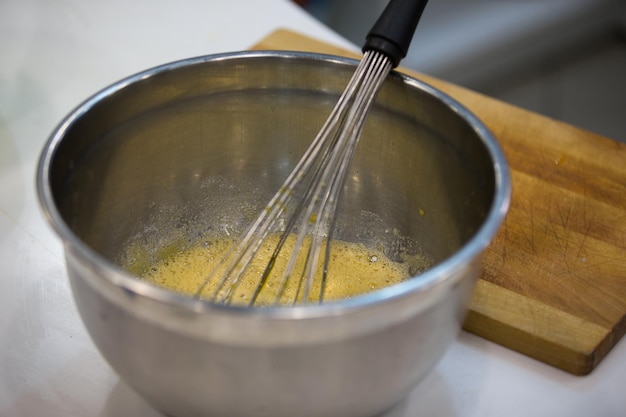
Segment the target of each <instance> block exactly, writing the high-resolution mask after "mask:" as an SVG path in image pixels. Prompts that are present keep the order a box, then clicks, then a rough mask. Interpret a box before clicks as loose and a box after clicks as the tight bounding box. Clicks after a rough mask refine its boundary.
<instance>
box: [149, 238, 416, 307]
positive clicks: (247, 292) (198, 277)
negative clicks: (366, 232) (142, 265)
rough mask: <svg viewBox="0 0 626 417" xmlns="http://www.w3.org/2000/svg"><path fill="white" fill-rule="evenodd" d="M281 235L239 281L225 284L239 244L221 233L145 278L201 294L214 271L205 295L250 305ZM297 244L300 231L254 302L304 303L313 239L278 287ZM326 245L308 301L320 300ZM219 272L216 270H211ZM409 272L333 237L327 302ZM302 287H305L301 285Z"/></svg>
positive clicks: (158, 266)
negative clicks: (229, 258)
mask: <svg viewBox="0 0 626 417" xmlns="http://www.w3.org/2000/svg"><path fill="white" fill-rule="evenodd" d="M278 239H279V236H278V235H271V236H269V237H268V238H267V239H266V241H265V242H264V244H263V245H262V246H261V248H260V250H259V252H258V254H257V255H256V256H255V257H254V258H253V260H252V262H251V264H250V265H249V267H248V269H247V270H246V272H245V273H244V274H243V276H242V277H241V278H240V280H239V281H238V282H236V283H234V282H232V280H231V279H226V280H225V282H224V285H222V286H221V287H220V283H221V281H223V280H222V278H221V277H222V276H223V275H224V273H223V270H224V268H223V265H222V263H221V261H222V260H223V258H224V255H225V254H226V253H227V251H228V250H229V249H230V247H231V245H232V244H233V243H234V242H233V241H232V240H230V239H226V238H219V239H216V240H214V241H212V242H211V243H210V244H199V245H197V246H193V247H191V248H190V249H187V250H184V251H180V252H177V253H174V254H172V255H170V256H169V257H167V258H166V259H164V260H162V261H161V262H159V263H157V264H156V265H153V266H152V267H151V268H149V270H148V271H147V272H146V273H145V274H143V276H142V278H143V279H145V280H146V281H149V282H151V283H153V284H155V285H158V286H161V287H164V288H167V289H170V290H172V291H176V292H179V293H183V294H188V295H196V294H197V292H198V290H199V289H200V288H201V286H202V285H203V283H204V282H205V281H206V280H207V277H208V276H209V275H211V278H210V279H209V280H208V281H207V283H206V285H205V286H204V288H203V289H202V292H201V293H200V294H199V296H200V298H205V299H216V298H215V297H217V301H220V300H223V299H224V298H227V299H228V301H229V302H230V304H233V305H249V304H250V301H251V300H252V298H253V295H254V294H255V290H256V289H257V287H259V285H260V281H261V277H262V275H263V272H264V271H265V268H266V266H267V264H268V262H269V260H270V258H271V256H272V253H273V252H274V247H275V246H276V244H277V242H278ZM307 239H308V238H307ZM295 243H296V236H295V235H290V236H288V238H287V240H286V242H285V244H284V247H283V249H282V251H281V252H280V254H279V256H278V257H277V259H276V261H275V264H274V267H273V269H272V273H271V274H270V276H269V278H268V279H267V281H266V283H265V284H264V285H263V286H262V291H261V292H260V293H259V294H258V297H257V298H256V299H255V301H254V305H255V306H263V305H275V304H279V305H289V304H293V303H294V301H296V302H298V303H302V302H303V294H304V292H305V290H304V288H305V286H306V284H305V283H304V282H303V283H302V284H300V281H301V279H300V278H301V276H302V271H303V268H304V263H305V259H306V253H307V250H308V241H307V242H305V245H304V246H303V248H302V249H301V250H300V251H299V254H298V259H297V261H296V266H295V268H294V269H293V271H294V272H293V273H292V274H291V276H290V277H288V279H287V280H286V281H285V282H284V289H283V290H282V291H280V290H279V289H280V288H281V282H282V280H283V275H284V270H285V268H286V265H287V263H288V261H289V256H290V255H291V253H292V251H293V249H294V245H295ZM325 248H326V242H324V243H323V245H322V250H321V252H320V262H319V265H318V268H317V270H316V272H315V275H314V278H313V280H312V282H311V283H310V286H309V294H308V297H307V301H306V302H319V301H320V292H321V287H322V270H323V256H324V253H325ZM214 271H216V272H217V273H213V274H212V272H214ZM409 276H410V275H409V263H400V262H393V261H391V260H390V259H389V258H387V256H385V255H384V254H383V253H382V252H381V251H378V250H372V249H369V248H366V247H365V246H364V245H362V244H358V243H349V242H344V241H339V240H333V242H332V246H331V252H330V261H329V267H328V275H327V280H326V284H325V289H324V295H323V301H332V300H338V299H343V298H349V297H353V296H355V295H358V294H364V293H367V292H370V291H373V290H376V289H380V288H383V287H386V286H389V285H393V284H396V283H399V282H402V281H404V280H405V279H407V278H408V277H409ZM303 281H305V280H303ZM299 286H300V289H298V287H299Z"/></svg>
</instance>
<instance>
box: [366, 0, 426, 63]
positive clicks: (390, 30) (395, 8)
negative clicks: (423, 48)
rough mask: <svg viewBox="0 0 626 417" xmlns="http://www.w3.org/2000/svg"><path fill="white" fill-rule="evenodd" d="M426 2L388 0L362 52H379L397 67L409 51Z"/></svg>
mask: <svg viewBox="0 0 626 417" xmlns="http://www.w3.org/2000/svg"><path fill="white" fill-rule="evenodd" d="M427 3H428V0H390V1H389V3H388V4H387V7H385V10H383V12H382V14H381V15H380V17H379V18H378V20H377V21H376V23H374V26H372V28H371V29H370V31H369V33H368V34H367V37H366V40H365V45H364V46H363V52H365V51H369V50H375V51H379V52H381V53H383V54H385V56H387V57H388V58H389V59H390V60H391V62H392V64H393V66H394V67H396V66H398V64H399V63H400V61H401V60H402V58H404V57H405V56H406V54H407V52H408V50H409V46H410V44H411V40H412V39H413V34H414V33H415V28H416V27H417V23H418V22H419V20H420V17H421V16H422V13H423V12H424V8H425V7H426V4H427Z"/></svg>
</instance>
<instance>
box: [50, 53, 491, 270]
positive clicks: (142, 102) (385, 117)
mask: <svg viewBox="0 0 626 417" xmlns="http://www.w3.org/2000/svg"><path fill="white" fill-rule="evenodd" d="M353 71H354V65H353V62H350V61H347V60H338V59H335V58H331V57H322V56H311V55H308V56H302V55H297V54H294V55H289V54H282V55H281V54H278V55H276V54H275V55H264V54H257V55H247V56H245V57H244V56H236V55H235V56H231V57H229V58H228V59H206V60H203V59H196V60H193V61H191V62H186V63H184V64H181V63H177V64H171V65H169V66H165V67H161V68H160V69H158V70H153V71H151V72H147V73H144V74H140V75H138V76H135V77H131V78H130V79H128V80H126V81H123V82H121V83H118V84H116V85H114V86H113V87H110V88H109V89H107V90H104V91H103V92H101V93H99V94H98V95H97V96H95V97H94V98H92V99H91V100H90V101H88V102H87V103H85V104H84V105H83V106H84V108H85V109H86V110H88V111H84V112H79V115H78V116H77V117H75V118H74V119H73V120H71V121H70V122H69V123H68V124H67V125H66V126H65V127H64V129H65V130H64V132H63V138H62V141H60V142H59V143H58V144H57V148H56V149H55V154H54V157H53V159H52V162H51V165H50V186H51V190H52V195H53V198H54V201H55V204H56V206H57V208H58V211H59V213H60V215H61V218H62V219H63V221H64V222H65V223H66V224H67V225H68V226H69V228H70V229H71V231H72V233H73V234H75V236H77V237H78V238H79V239H80V240H81V241H83V242H85V243H86V244H87V245H88V246H89V247H90V248H91V249H93V250H94V251H95V252H97V253H98V254H99V255H100V256H102V257H104V258H105V259H106V260H108V261H110V262H112V263H114V264H117V265H126V267H128V265H131V264H132V268H130V269H131V272H133V273H135V274H141V273H142V271H145V269H146V268H149V267H150V265H151V264H152V263H153V262H155V261H156V260H158V259H161V258H162V257H163V256H166V255H167V253H168V252H169V251H171V250H173V249H175V250H178V249H184V248H185V247H187V246H189V245H191V244H195V243H196V242H197V241H198V240H202V239H205V240H206V239H210V238H211V237H212V236H215V235H218V234H222V233H237V232H238V231H241V230H242V228H243V227H245V226H246V225H247V224H248V223H249V222H250V221H251V220H252V219H253V217H254V216H255V215H256V214H257V213H258V212H259V210H261V209H262V208H263V207H264V205H265V203H266V202H267V201H268V199H269V198H270V197H271V196H272V195H273V194H274V192H275V191H276V190H277V189H278V188H279V187H280V185H281V184H282V182H283V181H284V179H285V178H286V176H287V175H288V173H289V172H290V170H291V169H292V167H293V166H294V165H295V164H296V162H297V161H298V160H299V158H300V156H301V155H302V153H303V152H304V150H305V149H306V147H307V146H308V145H309V143H310V141H311V140H312V139H313V137H314V136H315V134H316V133H317V131H318V130H319V129H320V127H321V126H322V124H323V122H324V120H325V118H326V117H327V115H328V114H329V112H330V110H331V109H332V107H333V106H334V104H335V102H336V101H337V99H338V97H339V96H340V94H341V92H342V91H343V89H344V87H345V85H346V84H347V81H348V79H349V77H350V76H351V75H352V72H353ZM488 140H490V139H488V138H485V137H483V136H481V134H479V132H478V131H477V129H476V126H474V125H472V123H470V122H468V120H467V117H466V115H464V114H463V111H462V110H461V111H459V110H458V109H451V108H450V103H449V102H447V101H446V98H445V97H443V96H440V95H439V93H438V92H436V91H434V90H432V89H430V88H429V87H427V86H424V85H422V84H420V83H418V82H416V81H414V80H410V79H408V78H405V77H402V76H400V75H397V74H394V75H392V76H390V77H389V79H388V80H387V81H386V82H385V84H384V86H383V89H382V90H381V92H380V94H379V96H378V99H377V102H376V104H375V105H374V107H373V109H372V111H371V113H370V114H369V117H368V119H367V122H366V126H365V128H364V130H363V136H362V139H361V142H360V143H359V146H358V149H357V153H356V155H355V158H354V161H353V163H352V165H351V171H350V173H349V175H348V180H347V182H346V184H345V188H344V192H343V196H342V201H341V204H340V211H339V214H338V221H337V232H336V233H337V235H336V236H337V237H338V238H340V239H344V240H348V241H355V242H361V243H365V244H367V245H370V246H372V247H382V248H384V250H385V251H386V253H387V254H388V255H389V256H390V257H392V258H396V259H397V258H399V255H400V254H402V253H408V254H424V255H425V256H427V257H429V258H430V259H432V263H433V264H437V263H440V262H443V261H444V260H446V259H447V258H449V257H450V256H451V255H452V254H454V253H455V252H456V251H458V250H459V249H460V248H461V247H462V246H463V245H464V244H466V243H468V242H469V241H470V239H471V238H472V237H473V236H474V235H475V234H476V232H477V231H478V230H479V228H480V227H481V226H482V225H483V224H484V223H485V221H486V219H487V217H488V214H489V212H490V210H491V209H492V206H493V204H494V196H495V193H496V173H495V171H494V159H493V155H492V154H491V153H490V150H489V147H488V146H487V145H486V141H488ZM129 247H141V248H144V251H143V252H142V254H140V255H137V252H134V254H133V257H134V258H133V259H132V260H129V259H128V253H129V251H128V249H129ZM415 272H416V273H417V272H418V271H415Z"/></svg>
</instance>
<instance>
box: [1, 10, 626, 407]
mask: <svg viewBox="0 0 626 417" xmlns="http://www.w3.org/2000/svg"><path fill="white" fill-rule="evenodd" d="M278 27H287V28H290V29H293V30H297V31H300V32H302V33H305V34H308V35H311V36H315V37H317V38H319V39H322V40H325V41H328V42H332V43H335V44H338V45H341V46H344V47H348V48H351V47H353V46H352V45H351V44H350V43H349V42H347V41H346V40H344V39H342V38H341V37H340V36H338V35H336V34H335V33H333V32H332V31H330V30H329V29H327V28H326V27H324V26H323V25H321V24H320V23H318V22H316V21H315V20H313V19H312V18H310V17H309V16H308V15H307V14H305V13H304V12H302V11H301V10H300V9H299V8H298V7H297V6H294V5H292V4H291V3H289V2H288V1H287V0H229V1H217V0H204V1H200V0H177V1H173V0H171V1H170V0H134V1H121V0H113V1H87V0H55V1H47V0H20V1H9V0H0V271H1V272H0V416H2V417H13V416H48V417H54V416H63V417H71V416H100V417H108V416H111V417H113V416H145V417H150V416H158V415H159V414H158V413H157V412H156V411H154V410H153V409H152V408H151V407H150V406H149V405H148V404H147V403H146V402H145V401H143V400H142V399H141V398H140V397H139V396H138V395H137V394H135V393H134V392H133V391H132V390H131V389H130V388H128V387H127V386H126V385H125V384H124V383H123V382H121V381H120V380H119V378H118V377H117V376H116V375H115V374H114V373H113V371H112V370H111V369H110V368H109V366H108V365H107V364H106V362H105V361H104V359H103V358H102V357H101V356H100V354H99V353H98V351H97V350H96V348H95V346H94V345H93V344H92V342H91V340H90V339H89V336H88V335H87V333H86V331H85V329H84V327H83V325H82V322H81V321H80V318H79V317H78V313H77V311H76V309H75V307H74V303H73V300H72V296H71V292H70V289H69V285H68V281H67V278H66V272H65V266H64V259H63V254H62V248H61V244H60V242H59V240H58V239H57V238H56V236H55V235H54V234H53V232H52V230H51V229H50V228H49V227H48V226H47V224H45V223H44V221H43V218H42V216H41V213H40V211H39V208H38V202H37V200H36V196H35V188H34V174H35V164H36V161H37V158H38V156H39V152H40V151H41V149H42V147H43V144H44V142H45V140H46V138H47V135H48V134H49V133H50V132H51V130H52V129H53V128H54V126H55V125H56V123H58V122H59V121H60V120H61V118H62V117H63V116H64V115H65V114H67V113H68V112H69V111H70V110H71V109H72V108H73V107H74V106H75V105H77V104H78V103H79V102H80V101H82V100H83V99H85V98H86V97H87V96H89V95H90V94H92V93H94V92H95V91H96V90H98V89H100V88H102V87H104V86H106V85H108V84H111V83H112V82H114V81H116V80H118V79H119V78H122V77H124V76H126V75H130V74H131V73H134V72H137V71H140V70H142V69H145V68H148V67H151V66H154V65H157V64H161V63H165V62H168V61H172V60H176V59H181V58H186V57H190V56H196V55H203V54H209V53H216V52H226V51H233V50H241V49H246V48H248V47H249V46H250V45H252V44H254V43H255V42H256V41H258V40H260V39H261V38H263V37H264V36H265V35H267V34H268V33H270V32H271V31H272V30H274V29H276V28H278ZM624 386H626V342H624V341H622V342H620V343H619V344H618V345H617V346H616V347H615V348H614V349H613V351H612V352H611V353H610V354H609V355H608V357H607V358H606V359H605V360H604V362H603V363H602V364H601V365H600V366H599V367H598V369H596V370H595V371H594V372H593V373H592V374H591V375H589V376H587V377H575V376H571V375H569V374H566V373H564V372H561V371H559V370H557V369H554V368H552V367H549V366H546V365H544V364H542V363H539V362H537V361H534V360H532V359H529V358H526V357H524V356H521V355H519V354H517V353H515V352H511V351H509V350H507V349H504V348H502V347H500V346H497V345H495V344H493V343H490V342H488V341H486V340H483V339H480V338H478V337H475V336H473V335H470V334H467V333H461V334H460V336H459V338H458V340H457V342H456V343H455V344H454V345H453V346H452V347H451V348H450V349H449V351H448V352H447V353H446V355H445V356H444V358H443V359H442V361H441V362H440V363H439V365H438V366H437V367H436V369H435V370H434V372H433V373H431V374H430V375H429V376H428V377H427V378H426V379H425V380H424V381H423V382H422V383H421V384H420V385H419V386H418V387H417V388H416V389H415V390H414V391H413V393H412V394H411V396H410V397H409V398H408V399H407V400H406V401H405V402H404V403H402V404H400V405H399V406H398V407H396V408H395V409H394V410H392V411H391V412H390V413H389V416H393V417H400V416H415V415H420V416H421V415H424V416H442V417H444V416H445V417H448V416H477V417H478V416H481V417H484V416H494V417H495V416H581V417H582V416H585V417H586V416H624V415H626V396H624V395H623V393H624Z"/></svg>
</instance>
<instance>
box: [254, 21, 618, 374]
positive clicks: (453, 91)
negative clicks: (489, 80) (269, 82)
mask: <svg viewBox="0 0 626 417" xmlns="http://www.w3.org/2000/svg"><path fill="white" fill-rule="evenodd" d="M254 49H273V50H300V51H310V52H320V53H330V54H335V55H343V56H352V57H356V58H359V56H358V55H356V54H354V53H350V52H348V51H345V50H343V49H340V48H338V47H335V46H332V45H327V44H325V43H322V42H319V41H317V40H314V39H311V38H308V37H306V36H303V35H300V34H297V33H294V32H290V31H287V30H279V31H276V32H273V33H271V34H270V35H268V36H267V37H266V38H264V39H263V40H261V41H260V42H259V43H258V44H257V45H255V46H254ZM400 71H402V72H405V73H407V74H408V75H411V76H413V77H415V78H418V79H421V80H423V81H425V82H427V83H429V84H431V85H433V86H435V87H437V88H439V89H440V90H442V91H444V92H446V93H447V94H449V95H450V96H452V97H454V98H455V99H456V100H458V101H459V102H460V103H462V104H463V105H465V106H466V107H467V108H469V109H470V110H471V111H472V112H474V113H475V114H476V115H477V116H478V117H479V118H480V119H481V120H482V121H483V122H484V123H485V124H486V125H487V127H488V128H489V129H490V130H491V131H492V132H493V134H494V135H495V136H496V138H497V139H498V141H499V142H500V144H501V146H502V148H503V149H504V152H505V154H506V156H507V159H508V161H509V165H510V167H511V171H512V185H513V196H512V202H511V208H510V211H509V214H508V216H507V219H506V221H505V223H504V225H503V227H502V229H501V230H500V232H499V233H498V235H497V236H496V239H495V240H494V242H493V244H492V245H491V247H490V248H489V250H488V251H487V253H486V254H485V258H484V273H483V275H482V277H481V279H480V280H479V282H478V285H477V287H476V291H475V294H474V297H473V299H472V302H471V305H470V311H469V314H468V316H467V319H466V321H465V325H464V328H465V329H466V330H468V331H470V332H473V333H475V334H478V335H480V336H482V337H485V338H487V339H489V340H492V341H494V342H496V343H499V344H501V345H503V346H506V347H508V348H511V349H514V350H516V351H518V352H521V353H523V354H526V355H528V356H531V357H533V358H536V359H538V360H540V361H543V362H545V363H548V364H551V365H554V366H556V367H558V368H560V369H563V370H565V371H567V372H570V373H573V374H577V375H584V374H587V373H589V372H591V371H592V370H593V369H594V368H595V367H596V366H597V365H598V364H599V363H600V361H601V360H602V359H603V358H604V357H605V356H606V355H607V354H608V352H609V351H610V350H611V348H612V347H613V346H614V345H615V344H616V343H617V341H618V340H619V339H620V338H621V337H622V336H623V335H624V333H625V332H626V259H625V255H626V145H625V144H623V143H619V142H616V141H613V140H610V139H607V138H604V137H601V136H598V135H595V134H592V133H590V132H586V131H583V130H581V129H578V128H576V127H573V126H571V125H568V124H565V123H562V122H559V121H556V120H553V119H549V118H546V117H543V116H540V115H538V114H535V113H532V112H529V111H526V110H523V109H520V108H517V107H514V106H511V105H508V104H506V103H503V102H500V101H498V100H494V99H492V98H489V97H486V96H484V95H481V94H479V93H476V92H474V91H470V90H468V89H465V88H462V87H459V86H456V85H453V84H450V83H447V82H444V81H441V80H438V79H436V78H433V77H429V76H426V75H424V74H419V73H416V72H413V71H409V70H405V69H400Z"/></svg>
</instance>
